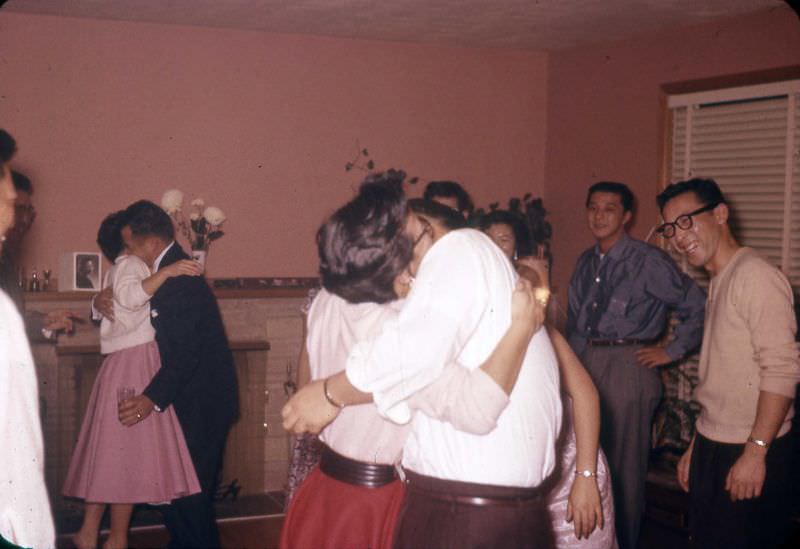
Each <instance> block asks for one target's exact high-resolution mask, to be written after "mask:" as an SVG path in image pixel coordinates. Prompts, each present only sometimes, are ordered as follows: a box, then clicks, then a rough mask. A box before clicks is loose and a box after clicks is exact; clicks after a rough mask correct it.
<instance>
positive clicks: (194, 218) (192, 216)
mask: <svg viewBox="0 0 800 549" xmlns="http://www.w3.org/2000/svg"><path fill="white" fill-rule="evenodd" d="M189 219H191V220H192V221H197V220H198V219H200V214H199V213H197V212H192V213H190V214H189Z"/></svg>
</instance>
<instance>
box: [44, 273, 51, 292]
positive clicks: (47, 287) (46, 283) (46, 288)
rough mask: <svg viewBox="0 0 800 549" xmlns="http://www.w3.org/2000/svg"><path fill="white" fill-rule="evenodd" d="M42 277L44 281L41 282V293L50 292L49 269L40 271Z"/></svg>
mask: <svg viewBox="0 0 800 549" xmlns="http://www.w3.org/2000/svg"><path fill="white" fill-rule="evenodd" d="M42 274H43V275H44V280H42V291H43V292H47V291H49V290H50V269H45V270H43V271H42Z"/></svg>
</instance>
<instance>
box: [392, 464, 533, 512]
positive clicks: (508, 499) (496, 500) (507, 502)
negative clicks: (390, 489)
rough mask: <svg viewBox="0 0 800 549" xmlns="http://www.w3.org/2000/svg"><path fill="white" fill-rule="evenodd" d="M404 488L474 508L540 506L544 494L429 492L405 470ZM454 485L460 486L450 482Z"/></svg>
mask: <svg viewBox="0 0 800 549" xmlns="http://www.w3.org/2000/svg"><path fill="white" fill-rule="evenodd" d="M405 472H406V478H407V480H406V487H407V488H408V491H409V492H416V493H418V494H420V495H422V496H423V497H426V498H428V499H433V500H437V501H444V502H447V503H458V504H462V505H472V506H474V507H489V506H505V507H523V506H527V505H535V504H540V503H542V502H543V501H544V492H543V491H542V490H541V489H540V488H516V489H514V490H513V491H514V492H515V494H514V495H508V496H470V495H466V494H449V493H447V492H440V491H437V490H430V489H428V488H424V487H421V486H420V485H419V483H418V482H414V480H415V477H421V475H418V474H417V473H414V472H410V471H408V470H407V469H406V471H405ZM446 482H447V481H443V480H440V481H439V482H438V483H437V484H443V483H444V484H445V485H446ZM451 482H453V483H454V484H461V483H458V482H457V481H451Z"/></svg>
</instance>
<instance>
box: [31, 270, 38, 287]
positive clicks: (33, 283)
mask: <svg viewBox="0 0 800 549" xmlns="http://www.w3.org/2000/svg"><path fill="white" fill-rule="evenodd" d="M31 291H32V292H38V291H39V273H37V272H36V269H34V270H33V274H31Z"/></svg>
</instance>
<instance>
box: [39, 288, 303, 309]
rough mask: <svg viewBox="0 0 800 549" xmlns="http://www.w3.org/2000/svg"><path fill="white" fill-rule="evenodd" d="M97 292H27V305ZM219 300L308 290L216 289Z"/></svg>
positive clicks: (295, 294) (86, 298) (270, 296)
mask: <svg viewBox="0 0 800 549" xmlns="http://www.w3.org/2000/svg"><path fill="white" fill-rule="evenodd" d="M94 295H95V292H52V291H51V292H25V303H26V304H29V305H32V304H35V303H47V302H53V301H86V302H87V303H88V302H89V301H90V300H91V299H92V297H94ZM214 295H215V296H216V297H217V299H274V298H285V297H306V296H307V295H308V288H298V287H286V288H263V289H260V288H253V289H247V288H245V289H238V288H237V289H231V290H229V289H224V288H214Z"/></svg>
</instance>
